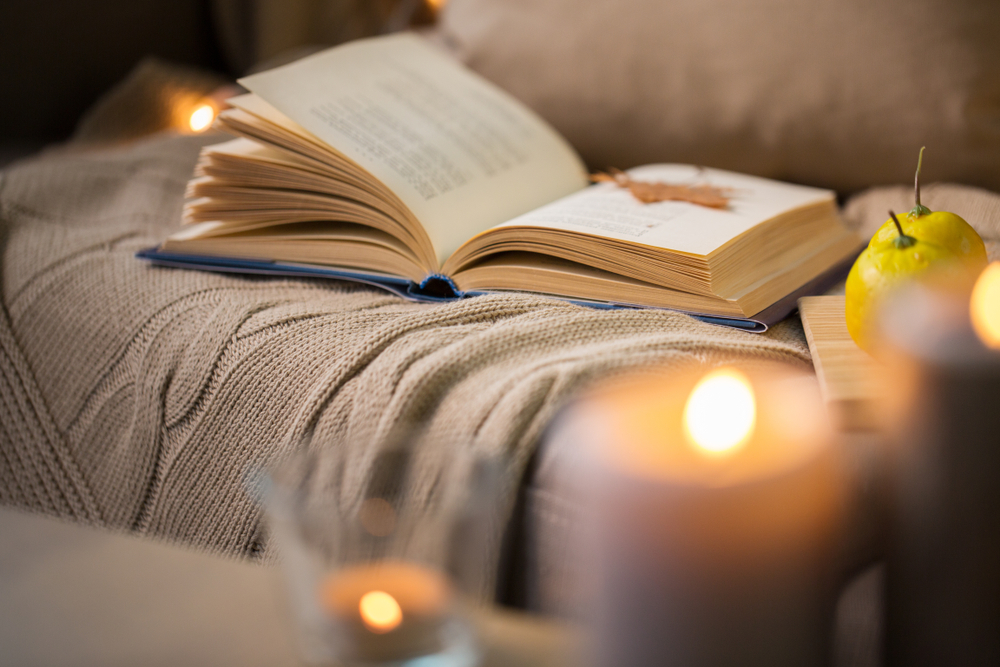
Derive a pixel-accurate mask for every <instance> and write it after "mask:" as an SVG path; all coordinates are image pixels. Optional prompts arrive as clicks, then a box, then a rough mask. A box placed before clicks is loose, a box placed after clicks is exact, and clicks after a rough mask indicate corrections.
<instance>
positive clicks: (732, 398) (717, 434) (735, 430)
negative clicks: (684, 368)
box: [684, 368, 757, 455]
mask: <svg viewBox="0 0 1000 667" xmlns="http://www.w3.org/2000/svg"><path fill="white" fill-rule="evenodd" d="M756 422H757V403H756V400H755V399H754V392H753V388H752V387H751V386H750V381H749V380H747V378H746V376H745V375H743V374H742V373H740V372H739V371H737V370H735V369H732V368H722V369H719V370H716V371H712V372H711V373H709V374H708V375H706V376H705V377H703V378H702V379H701V380H700V381H699V382H698V384H697V385H695V388H694V389H693V390H692V391H691V395H690V396H689V397H688V401H687V404H686V405H685V406H684V432H685V435H687V438H688V441H689V442H691V444H693V445H695V446H696V447H697V448H699V450H701V451H704V452H706V453H708V454H711V455H724V454H730V453H732V452H733V451H736V450H737V449H739V448H740V447H742V446H743V445H745V444H746V442H747V440H749V439H750V436H751V434H753V430H754V426H755V425H756Z"/></svg>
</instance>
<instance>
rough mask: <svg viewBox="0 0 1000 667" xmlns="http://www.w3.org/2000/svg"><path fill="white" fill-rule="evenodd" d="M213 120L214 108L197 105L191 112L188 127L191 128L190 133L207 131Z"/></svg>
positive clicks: (206, 105) (208, 105)
mask: <svg viewBox="0 0 1000 667" xmlns="http://www.w3.org/2000/svg"><path fill="white" fill-rule="evenodd" d="M213 120H215V107H213V106H212V105H211V104H199V105H198V106H197V107H195V109H194V111H192V112H191V117H190V118H189V119H188V127H190V128H191V131H192V132H203V131H205V130H207V129H208V127H209V126H210V125H211V124H212V121H213Z"/></svg>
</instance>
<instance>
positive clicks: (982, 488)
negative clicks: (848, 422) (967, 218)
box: [882, 276, 1000, 667]
mask: <svg viewBox="0 0 1000 667" xmlns="http://www.w3.org/2000/svg"><path fill="white" fill-rule="evenodd" d="M998 277H1000V276H998ZM998 296H1000V295H998ZM967 303H968V302H967V301H965V300H964V299H957V298H956V297H955V296H954V295H949V294H945V293H942V292H935V291H932V290H930V289H927V288H919V287H917V288H913V289H910V290H908V291H906V292H904V293H902V294H900V295H898V296H897V297H896V299H895V300H894V301H892V302H891V303H889V304H887V306H886V308H885V312H884V314H883V318H882V329H883V337H884V339H885V343H886V348H887V354H888V357H887V359H888V360H889V372H888V373H887V374H886V376H887V378H890V379H891V380H892V384H891V385H890V386H888V387H887V393H888V394H889V395H890V396H892V397H894V399H895V400H894V401H893V403H894V408H893V409H892V414H891V425H890V426H889V428H888V432H887V435H888V442H889V445H890V447H889V451H890V461H891V467H890V471H891V473H890V479H891V484H890V489H891V512H892V513H891V516H892V524H891V525H892V530H891V539H890V548H889V554H888V567H887V573H886V574H887V578H886V593H887V595H886V613H887V618H886V629H887V646H886V649H887V656H886V657H887V662H888V663H889V664H891V665H906V666H911V665H915V666H920V665H963V667H965V666H974V665H994V666H995V665H1000V351H997V350H993V349H990V348H989V347H988V346H987V345H985V344H983V341H982V340H981V339H980V336H977V335H976V334H975V333H974V331H973V329H972V327H971V326H970V325H969V317H968V310H967V309H966V307H965V305H966V304H967ZM986 307H988V308H991V309H994V310H995V311H1000V299H995V300H994V302H993V303H992V304H987V305H986ZM981 314H982V313H981ZM997 314H998V313H997V312H993V313H992V315H993V319H994V320H996V315H997ZM987 319H988V318H987Z"/></svg>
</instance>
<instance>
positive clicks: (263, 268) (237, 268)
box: [136, 246, 853, 333]
mask: <svg viewBox="0 0 1000 667" xmlns="http://www.w3.org/2000/svg"><path fill="white" fill-rule="evenodd" d="M136 257H138V258H140V259H144V260H148V261H150V262H152V263H153V264H155V265H158V266H165V267H174V268H181V269H198V270H202V271H217V272H221V273H237V274H246V275H265V276H284V277H291V278H323V279H328V280H346V281H349V282H355V283H362V284H365V285H371V286H372V287H377V288H379V289H383V290H385V291H387V292H391V293H392V294H395V295H396V296H399V297H402V298H404V299H409V300H411V301H424V302H446V301H453V300H455V299H467V298H472V297H476V296H480V295H482V294H486V293H488V292H485V291H475V292H472V291H470V292H462V291H460V290H459V289H458V288H457V287H456V286H455V284H454V283H453V282H452V280H451V279H450V278H449V277H448V276H445V275H440V274H436V275H431V276H428V277H427V278H425V279H424V280H423V281H421V282H420V283H417V282H414V281H411V280H407V279H406V278H399V277H396V276H390V275H385V274H379V273H371V272H365V271H352V270H349V269H338V268H334V267H328V266H321V265H317V264H299V263H293V262H276V261H262V260H256V259H238V258H229V257H207V256H199V255H186V254H181V253H173V252H165V251H163V250H160V248H159V247H158V246H157V247H153V248H147V249H146V250H142V251H140V252H138V253H136ZM852 263H853V257H852V258H851V259H850V260H849V261H846V262H844V263H842V264H840V265H838V266H837V267H835V268H834V269H832V270H831V271H828V272H827V273H825V274H823V275H821V276H818V277H816V278H814V279H813V280H811V281H809V282H808V283H806V284H805V285H803V286H801V287H800V288H799V289H797V290H795V291H794V292H792V293H790V294H788V295H787V296H786V297H785V298H783V299H781V300H780V301H778V302H776V303H774V304H772V305H771V306H770V307H768V308H766V309H765V310H763V311H761V312H759V313H757V314H756V315H754V316H753V317H748V318H738V317H720V316H718V315H708V314H705V313H691V312H686V311H679V312H685V313H686V314H687V315H690V316H691V317H693V318H695V319H698V320H701V321H702V322H708V323H709V324H717V325H720V326H727V327H733V328H736V329H742V330H744V331H750V332H753V333H763V332H765V331H767V329H768V327H769V326H771V325H773V324H775V323H777V322H779V321H781V320H783V319H784V318H785V317H787V316H788V315H790V314H791V313H792V311H794V310H795V308H796V304H797V303H798V300H799V298H801V297H803V296H811V295H815V294H822V293H823V292H825V291H826V290H827V289H829V288H830V287H831V286H832V285H834V284H835V283H836V282H837V281H839V280H841V279H843V278H844V276H846V275H847V271H848V270H849V269H850V267H851V264H852ZM545 296H550V297H551V298H554V299H561V300H563V301H568V302H570V303H575V304H578V305H581V306H586V307H589V308H600V309H618V308H642V307H644V306H636V305H631V304H622V303H610V302H602V301H588V300H582V299H570V298H565V297H559V296H553V295H545Z"/></svg>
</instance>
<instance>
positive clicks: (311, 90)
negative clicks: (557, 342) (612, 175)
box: [240, 34, 587, 262]
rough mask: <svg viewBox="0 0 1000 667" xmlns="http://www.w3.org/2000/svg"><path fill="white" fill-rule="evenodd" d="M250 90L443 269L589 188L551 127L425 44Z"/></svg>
mask: <svg viewBox="0 0 1000 667" xmlns="http://www.w3.org/2000/svg"><path fill="white" fill-rule="evenodd" d="M240 83H241V84H242V85H243V86H245V87H246V88H248V89H249V90H251V91H253V92H254V93H255V94H257V95H259V96H260V97H261V98H263V99H264V100H265V101H266V102H268V103H269V104H271V105H273V106H274V107H276V108H277V109H278V110H279V111H280V112H282V113H283V114H285V115H287V116H288V117H289V118H291V119H292V120H293V121H295V122H296V123H298V124H299V125H301V126H302V127H303V128H305V129H306V130H307V131H308V132H310V133H312V134H313V135H315V136H316V137H318V138H319V139H321V140H322V141H324V142H326V143H328V144H329V145H330V146H332V147H333V148H335V149H336V150H337V151H340V152H341V153H342V154H344V155H346V156H347V157H348V158H350V159H351V160H353V161H355V162H356V163H357V164H359V165H360V166H361V167H362V168H364V169H365V170H367V171H368V172H369V173H371V174H372V175H373V176H375V177H376V178H378V179H379V180H380V181H382V182H383V183H384V184H385V185H386V186H388V187H389V188H390V189H391V190H392V191H393V192H394V193H395V194H396V195H397V196H398V197H399V198H400V199H401V200H402V201H403V203H405V204H406V205H407V207H409V209H410V210H411V211H412V212H413V214H414V215H415V216H416V217H417V219H418V220H419V221H420V222H421V223H422V224H423V225H424V227H425V228H426V230H427V233H428V235H429V236H430V238H431V240H432V242H433V243H434V247H435V250H436V251H437V254H438V258H439V260H440V261H441V262H443V261H444V259H445V258H446V257H447V256H448V255H450V254H451V253H452V252H453V251H454V250H455V249H456V248H457V247H458V246H459V245H461V243H462V242H464V241H466V240H467V239H469V238H470V237H472V236H474V235H475V234H477V233H479V232H481V231H483V230H485V229H488V228H490V227H493V226H495V225H497V224H499V223H501V222H504V221H506V220H509V219H511V218H513V217H515V216H517V215H520V214H522V213H525V212H527V211H530V210H532V209H534V208H537V207H538V206H541V205H543V204H546V203H548V202H551V201H553V200H555V199H558V198H560V197H563V196H565V195H567V194H569V193H571V192H574V191H576V190H580V189H581V188H583V187H584V186H585V185H586V183H587V175H586V170H585V168H584V166H583V163H582V162H581V160H580V158H579V157H578V156H577V155H576V153H575V152H574V151H573V149H572V148H571V147H570V146H569V144H568V143H566V141H565V140H564V139H563V138H562V137H560V136H559V135H558V134H557V133H556V132H555V131H554V130H553V129H552V128H551V127H549V126H548V125H547V124H546V123H545V122H544V121H543V120H542V119H541V118H539V117H538V116H537V115H535V114H534V113H533V112H532V111H530V110H529V109H527V107H525V106H524V105H522V104H521V103H520V102H518V101H517V100H515V99H514V98H512V97H511V96H509V95H508V94H507V93H505V92H503V91H502V90H500V89H499V88H497V87H496V86H494V85H493V84H491V83H489V82H487V81H486V80H485V79H482V78H481V77H479V76H478V75H476V74H474V73H473V72H471V71H470V70H468V69H466V68H465V67H463V66H462V65H460V64H459V63H457V62H456V61H454V60H453V59H452V58H450V57H449V56H448V55H447V54H445V53H443V52H441V51H440V50H438V49H437V48H436V47H434V46H433V45H431V44H429V43H428V42H426V41H425V40H423V39H422V38H420V37H417V36H415V35H410V34H401V35H392V36H388V37H379V38H373V39H367V40H360V41H357V42H353V43H350V44H347V45H344V46H340V47H336V48H333V49H329V50H327V51H323V52H321V53H318V54H316V55H313V56H310V57H307V58H304V59H302V60H299V61H297V62H294V63H292V64H290V65H285V66H283V67H279V68H276V69H273V70H269V71H267V72H263V73H260V74H255V75H252V76H249V77H246V78H244V79H240Z"/></svg>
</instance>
